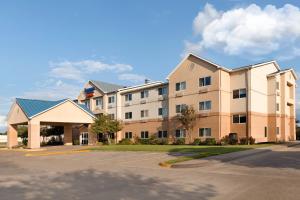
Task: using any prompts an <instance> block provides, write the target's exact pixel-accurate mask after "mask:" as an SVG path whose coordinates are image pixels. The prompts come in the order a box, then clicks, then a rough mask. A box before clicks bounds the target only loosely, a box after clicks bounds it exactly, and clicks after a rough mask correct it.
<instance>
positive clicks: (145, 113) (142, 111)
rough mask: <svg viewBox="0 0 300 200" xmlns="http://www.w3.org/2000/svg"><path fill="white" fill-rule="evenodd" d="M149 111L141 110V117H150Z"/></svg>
mask: <svg viewBox="0 0 300 200" xmlns="http://www.w3.org/2000/svg"><path fill="white" fill-rule="evenodd" d="M148 115H149V111H148V110H141V117H148Z"/></svg>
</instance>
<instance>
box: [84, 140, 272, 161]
mask: <svg viewBox="0 0 300 200" xmlns="http://www.w3.org/2000/svg"><path fill="white" fill-rule="evenodd" d="M270 145H272V144H255V145H230V146H192V145H104V146H96V147H91V148H88V149H89V150H93V151H146V152H168V153H179V154H181V155H180V156H178V157H177V158H175V159H172V160H168V161H165V162H163V163H160V164H161V165H172V164H175V163H179V162H184V161H188V160H193V159H199V158H204V157H208V156H216V155H221V154H225V153H232V152H237V151H244V150H249V149H255V148H260V147H266V146H270Z"/></svg>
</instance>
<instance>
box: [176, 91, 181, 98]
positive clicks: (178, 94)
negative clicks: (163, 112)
mask: <svg viewBox="0 0 300 200" xmlns="http://www.w3.org/2000/svg"><path fill="white" fill-rule="evenodd" d="M182 96H183V94H182V93H181V92H179V93H176V94H175V97H182Z"/></svg>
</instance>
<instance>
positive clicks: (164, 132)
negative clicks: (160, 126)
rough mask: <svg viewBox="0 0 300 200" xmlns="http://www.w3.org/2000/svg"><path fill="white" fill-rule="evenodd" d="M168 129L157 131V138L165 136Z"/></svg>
mask: <svg viewBox="0 0 300 200" xmlns="http://www.w3.org/2000/svg"><path fill="white" fill-rule="evenodd" d="M167 137H168V131H158V138H167Z"/></svg>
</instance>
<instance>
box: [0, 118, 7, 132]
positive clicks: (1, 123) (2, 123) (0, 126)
mask: <svg viewBox="0 0 300 200" xmlns="http://www.w3.org/2000/svg"><path fill="white" fill-rule="evenodd" d="M6 126H7V123H6V116H4V115H0V131H3V130H5V129H6Z"/></svg>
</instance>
